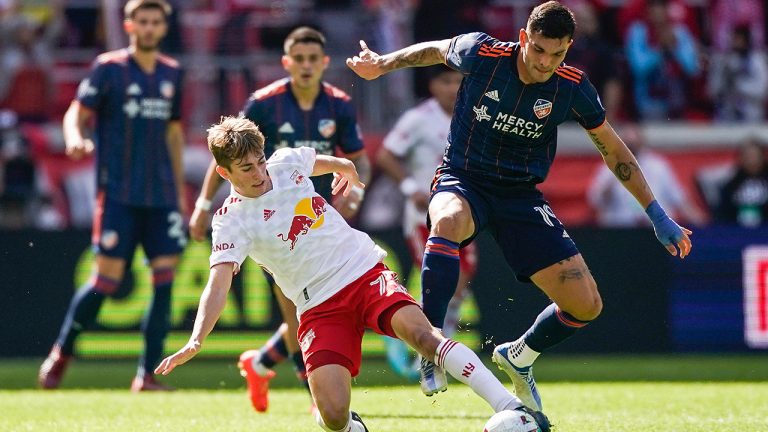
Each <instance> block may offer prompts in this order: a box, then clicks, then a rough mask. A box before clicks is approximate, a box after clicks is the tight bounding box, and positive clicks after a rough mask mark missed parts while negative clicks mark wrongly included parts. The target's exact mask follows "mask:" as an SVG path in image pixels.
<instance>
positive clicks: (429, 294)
mask: <svg viewBox="0 0 768 432" xmlns="http://www.w3.org/2000/svg"><path fill="white" fill-rule="evenodd" d="M458 283H459V244H458V243H455V242H452V241H450V240H446V239H444V238H441V237H430V238H429V239H427V244H426V245H425V246H424V260H423V261H422V265H421V301H422V303H423V309H424V315H426V316H427V319H428V320H429V322H430V323H431V324H432V325H433V326H435V327H439V328H442V327H443V321H445V312H446V310H448V303H450V301H451V297H453V293H454V292H455V291H456V284H458Z"/></svg>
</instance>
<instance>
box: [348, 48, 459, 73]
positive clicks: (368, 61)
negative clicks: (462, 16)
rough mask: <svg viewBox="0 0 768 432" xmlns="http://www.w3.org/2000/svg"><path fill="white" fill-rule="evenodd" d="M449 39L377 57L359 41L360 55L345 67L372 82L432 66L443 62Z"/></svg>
mask: <svg viewBox="0 0 768 432" xmlns="http://www.w3.org/2000/svg"><path fill="white" fill-rule="evenodd" d="M450 45H451V39H444V40H439V41H431V42H421V43H417V44H414V45H410V46H407V47H405V48H403V49H400V50H398V51H395V52H393V53H389V54H384V55H379V54H377V53H375V52H373V51H371V50H370V49H369V48H368V45H366V44H365V41H360V54H358V55H356V56H354V57H352V58H348V59H347V66H349V68H350V69H352V70H353V71H354V72H355V73H356V74H358V75H360V77H361V78H364V79H367V80H372V79H376V78H378V77H380V76H382V75H384V74H385V73H387V72H392V71H393V70H397V69H402V68H406V67H420V66H432V65H436V64H438V63H444V62H445V55H446V54H447V53H448V47H449V46H450Z"/></svg>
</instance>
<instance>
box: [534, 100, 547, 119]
mask: <svg viewBox="0 0 768 432" xmlns="http://www.w3.org/2000/svg"><path fill="white" fill-rule="evenodd" d="M551 112H552V102H550V101H548V100H546V99H536V102H535V103H534V104H533V113H534V114H536V117H537V118H538V119H539V120H541V119H543V118H544V117H546V116H548V115H549V113H551Z"/></svg>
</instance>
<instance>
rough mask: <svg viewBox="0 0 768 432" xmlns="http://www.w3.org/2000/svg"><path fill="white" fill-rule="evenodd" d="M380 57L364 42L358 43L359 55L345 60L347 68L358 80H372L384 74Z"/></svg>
mask: <svg viewBox="0 0 768 432" xmlns="http://www.w3.org/2000/svg"><path fill="white" fill-rule="evenodd" d="M381 65H382V62H381V56H380V55H378V54H377V53H375V52H373V51H371V49H370V48H368V45H366V43H365V41H363V40H361V41H360V54H358V55H356V56H354V57H352V58H347V66H349V68H350V69H352V70H353V71H354V72H355V73H356V74H358V75H359V76H360V78H363V79H366V80H373V79H376V78H378V77H380V76H381V75H383V74H384V70H382V67H381Z"/></svg>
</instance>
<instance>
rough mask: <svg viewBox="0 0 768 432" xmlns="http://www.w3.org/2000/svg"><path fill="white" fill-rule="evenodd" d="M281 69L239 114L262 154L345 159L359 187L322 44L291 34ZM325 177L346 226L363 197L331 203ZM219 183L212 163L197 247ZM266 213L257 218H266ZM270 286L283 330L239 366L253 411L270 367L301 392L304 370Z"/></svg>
mask: <svg viewBox="0 0 768 432" xmlns="http://www.w3.org/2000/svg"><path fill="white" fill-rule="evenodd" d="M283 49H284V55H283V57H282V65H283V68H284V69H285V71H286V72H288V75H289V76H288V77H286V78H283V79H280V80H277V81H275V82H273V83H271V84H269V85H267V86H266V87H264V88H261V89H259V90H256V91H255V92H254V93H253V95H251V97H250V98H249V100H248V102H247V103H246V105H245V108H244V110H243V111H244V115H245V117H246V118H248V119H249V120H251V121H253V122H254V123H256V124H257V125H259V128H260V129H261V131H262V132H263V133H264V136H265V137H266V143H265V147H264V152H265V155H266V157H267V158H269V157H270V156H271V155H272V153H274V152H275V150H278V149H280V148H284V147H291V148H298V147H312V148H314V149H315V151H316V152H317V154H322V155H329V156H333V155H334V154H335V153H336V152H337V151H338V152H339V153H341V154H343V155H344V157H346V158H347V159H350V160H352V162H353V163H354V164H355V167H356V169H357V172H358V173H359V175H360V179H361V181H362V182H363V183H367V182H368V180H369V179H370V172H371V169H370V162H369V161H368V157H367V156H366V153H365V149H364V148H363V140H362V136H361V133H360V129H359V127H358V125H357V116H356V112H355V108H354V106H353V105H352V103H351V101H350V97H349V96H348V95H347V94H346V93H344V92H343V91H342V90H340V89H338V88H336V87H334V86H332V85H331V84H329V83H327V82H325V81H323V72H324V71H325V69H326V68H327V67H328V63H329V62H330V58H329V57H328V56H327V55H326V54H325V37H324V36H323V34H322V33H320V32H319V31H317V30H315V29H312V28H309V27H299V28H297V29H295V30H293V31H292V32H291V33H290V34H289V35H288V36H287V37H286V39H285V42H284V44H283ZM332 180H333V176H332V175H330V174H327V175H323V176H319V177H312V182H313V183H314V185H315V189H316V190H317V192H318V193H319V194H320V195H322V196H323V198H325V199H326V201H328V202H332V203H333V206H334V207H335V208H336V209H337V210H338V211H339V213H341V215H342V216H344V217H345V218H347V219H349V218H351V217H353V216H354V215H355V214H356V213H357V211H358V209H359V205H360V201H361V200H362V198H363V190H362V189H359V188H355V189H354V191H353V193H351V194H350V195H349V196H346V197H345V196H339V195H337V196H335V197H334V196H332V194H331V181H332ZM222 183H223V180H222V178H221V177H220V176H219V175H218V174H217V173H216V162H215V161H212V162H211V165H210V166H209V167H208V172H207V173H206V176H205V180H204V182H203V187H202V190H201V191H200V196H199V198H198V199H197V202H196V204H195V210H194V212H193V213H192V217H191V219H190V222H189V231H190V235H191V237H192V238H193V239H194V240H202V239H203V238H204V237H205V234H206V232H207V230H208V227H209V226H210V225H209V223H210V214H209V210H210V207H211V199H212V198H213V196H214V195H215V193H216V191H217V190H218V189H219V186H220V185H221V184H222ZM269 217H270V215H269V214H265V215H264V218H265V219H266V218H269ZM265 275H266V276H267V279H268V280H269V281H270V284H271V285H272V288H273V291H274V293H275V296H276V298H277V300H278V304H279V306H280V311H281V312H282V315H283V319H284V320H285V323H284V324H283V325H281V326H280V328H279V329H278V330H277V332H276V333H275V334H274V335H273V337H272V338H270V340H269V341H268V342H267V344H266V345H265V346H264V347H262V348H261V349H260V350H249V351H246V352H245V353H243V355H241V356H240V362H239V366H240V367H241V369H242V373H243V375H244V376H245V377H246V379H247V381H248V389H249V393H250V398H251V403H252V404H253V407H254V408H255V409H256V410H257V411H260V412H263V411H266V410H267V408H268V398H267V392H268V382H269V379H271V378H272V377H273V376H274V372H273V371H272V370H271V369H272V367H274V366H275V364H277V363H279V362H282V361H283V360H285V359H286V358H288V357H290V358H291V360H292V361H293V363H294V365H295V368H296V372H297V376H298V377H299V379H300V380H301V381H302V382H303V383H304V385H305V386H307V378H306V369H305V367H304V361H303V359H302V357H301V351H300V350H299V346H298V342H297V341H296V331H297V328H298V323H297V321H296V308H295V305H294V304H293V303H292V302H291V301H290V300H288V299H286V298H285V296H284V295H283V293H282V292H281V291H280V289H279V288H278V287H277V286H276V285H275V284H274V281H273V280H272V278H271V276H269V275H267V274H266V273H265ZM307 388H308V386H307Z"/></svg>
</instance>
